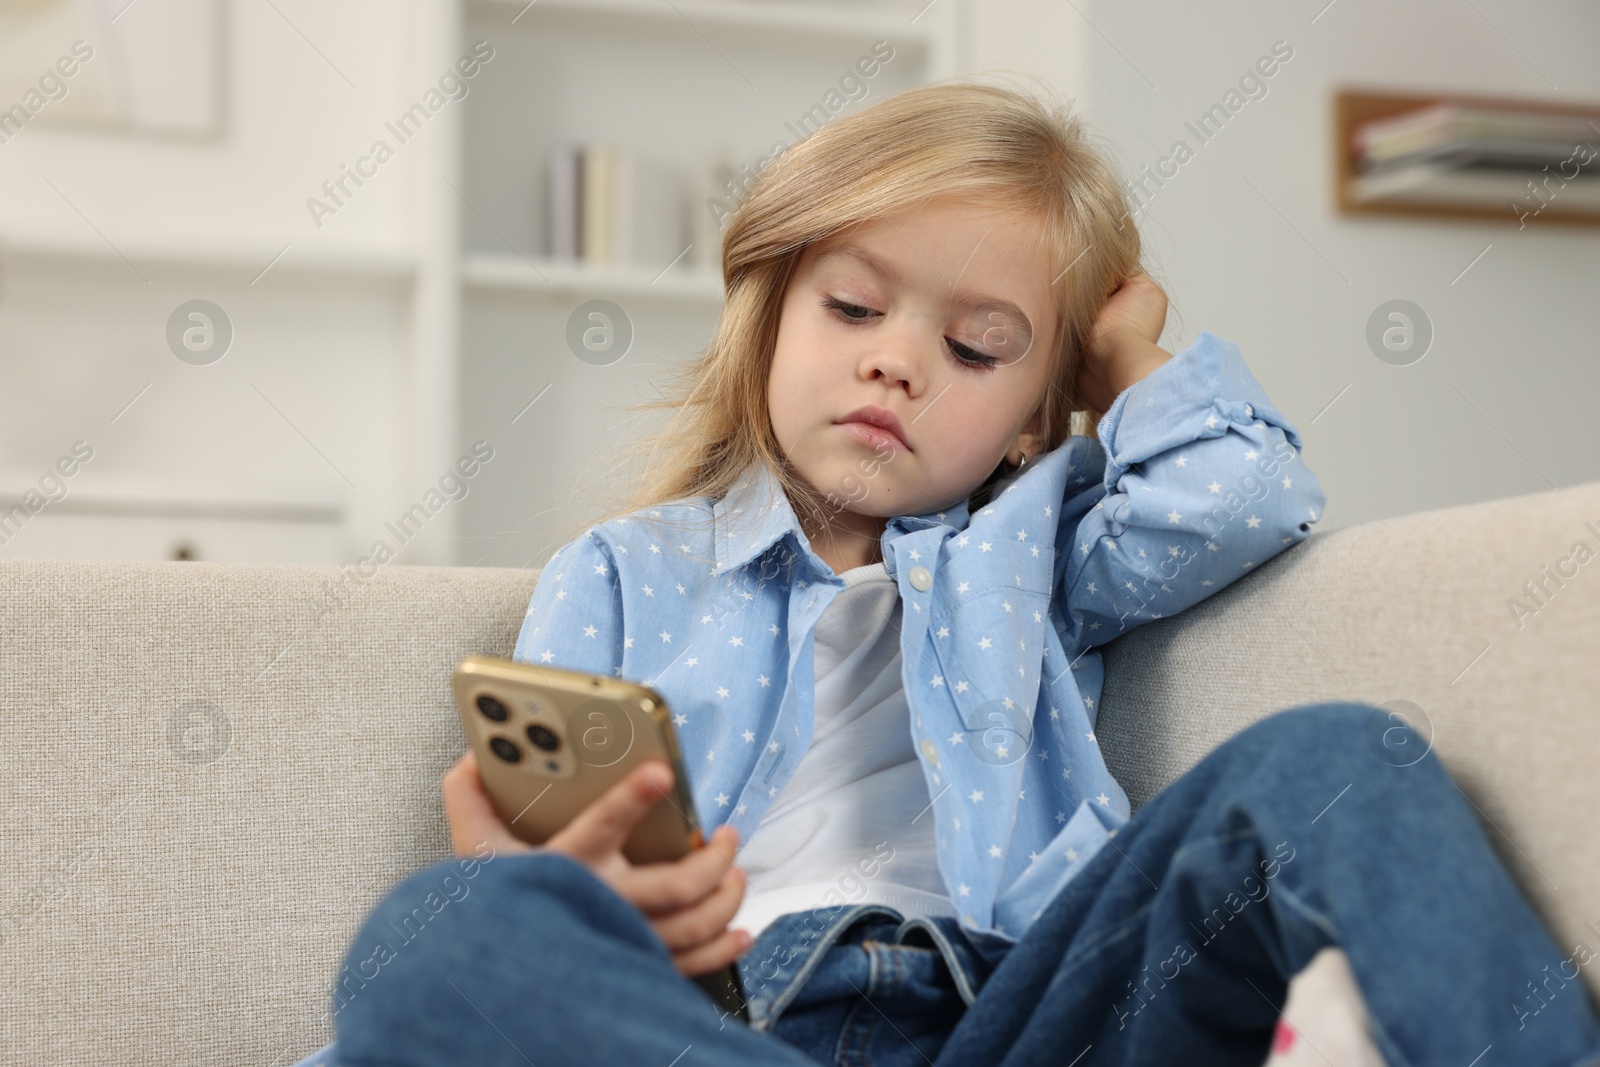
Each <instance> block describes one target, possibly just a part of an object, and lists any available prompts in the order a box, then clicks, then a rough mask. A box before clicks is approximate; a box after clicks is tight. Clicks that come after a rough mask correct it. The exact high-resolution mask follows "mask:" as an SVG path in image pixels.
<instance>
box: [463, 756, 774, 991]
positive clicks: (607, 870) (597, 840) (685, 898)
mask: <svg viewBox="0 0 1600 1067" xmlns="http://www.w3.org/2000/svg"><path fill="white" fill-rule="evenodd" d="M671 788H672V768H671V767H670V766H668V765H667V763H666V762H665V761H664V760H660V759H651V760H646V761H645V762H643V763H641V764H640V765H639V766H637V767H635V768H634V769H633V771H632V773H630V774H629V775H628V776H627V777H626V778H624V779H622V780H621V781H620V782H618V783H616V784H615V785H613V786H612V787H611V788H610V789H608V790H607V791H606V792H604V793H602V794H601V795H600V796H599V797H597V798H595V800H594V801H593V802H592V803H591V804H590V805H589V806H588V807H586V808H584V809H583V810H582V811H580V812H579V813H578V814H577V815H576V816H575V817H574V818H573V819H572V821H571V822H570V823H568V824H567V825H566V826H565V827H563V828H562V830H561V831H560V832H559V833H557V834H555V835H554V836H553V837H551V838H550V840H549V841H547V842H546V843H545V844H544V845H542V846H539V847H537V848H536V847H535V846H532V845H529V844H528V843H527V842H525V841H523V840H521V839H520V838H518V837H516V836H515V835H514V834H512V832H511V830H510V829H509V828H508V827H507V826H506V825H505V823H504V821H502V820H501V818H500V816H499V814H498V813H497V812H496V811H495V810H494V804H493V803H492V802H491V801H490V800H489V795H488V793H487V792H485V791H484V788H483V778H482V777H481V776H480V775H479V773H478V761H477V757H476V755H475V754H474V753H473V752H472V751H471V750H470V749H469V750H468V751H467V753H466V754H465V755H463V756H462V757H461V759H459V760H457V761H456V765H455V766H454V767H452V768H450V770H449V772H447V773H446V774H445V776H444V779H443V781H442V782H441V783H440V791H441V792H442V793H443V794H444V809H445V816H446V818H447V819H448V820H449V823H450V838H451V842H452V844H453V846H454V848H455V853H456V855H458V856H474V855H479V854H480V853H478V852H477V851H476V850H477V848H478V847H479V846H480V845H481V844H482V843H484V842H487V843H488V844H490V845H491V846H493V848H494V850H495V854H497V855H499V854H503V853H517V852H536V851H541V850H543V849H548V850H549V851H552V852H560V853H562V854H564V855H567V856H570V857H571V858H572V859H574V860H577V861H578V862H579V863H581V864H583V865H584V866H585V867H587V868H588V869H589V870H590V871H591V872H593V873H594V874H595V876H596V877H598V878H599V879H600V880H601V881H602V882H604V883H605V884H606V885H607V886H609V887H610V888H611V889H612V890H613V891H614V892H616V894H617V895H618V896H620V897H622V899H624V900H626V901H628V902H629V903H630V904H632V905H634V906H635V907H636V908H638V909H639V910H640V912H642V913H643V914H644V917H645V919H646V920H647V921H648V922H649V923H650V926H651V928H652V929H653V930H655V932H656V936H658V937H660V938H661V940H662V941H663V942H664V943H665V944H666V946H667V948H668V950H670V951H671V953H672V962H673V964H674V965H675V966H676V967H677V969H678V971H679V972H680V973H682V974H685V975H688V976H690V977H693V976H695V975H700V974H706V973H709V972H711V971H715V970H717V969H718V968H720V967H723V966H725V965H727V964H729V963H732V962H733V960H734V959H736V958H737V957H738V955H739V954H740V953H741V952H743V951H744V950H745V949H746V948H749V947H750V938H749V934H748V933H746V932H745V931H743V930H729V929H728V928H727V927H728V923H729V922H731V921H732V920H733V916H734V914H735V913H736V912H737V911H738V910H739V904H740V902H741V901H742V900H743V899H744V887H745V879H744V872H743V871H741V870H739V869H738V868H737V867H735V866H733V854H734V851H735V850H736V849H737V847H738V843H739V832H738V831H737V830H735V829H734V828H733V827H732V826H729V825H727V824H723V825H722V826H719V827H717V829H716V830H715V831H714V832H713V833H712V834H711V837H710V839H709V841H708V846H707V847H702V848H697V849H694V850H693V851H691V852H690V853H689V854H688V855H686V856H684V857H683V858H681V859H678V860H673V861H671V862H667V863H646V864H641V865H637V866H635V865H634V864H632V863H630V862H629V861H628V859H627V857H625V856H624V855H623V854H622V845H623V842H625V841H626V840H627V839H628V834H629V833H631V832H632V830H633V828H634V826H636V825H637V824H638V823H639V820H641V819H643V818H644V816H645V814H646V813H648V812H649V811H650V809H651V808H652V807H654V806H655V805H656V804H657V803H659V802H660V801H661V799H662V798H663V797H664V796H666V794H667V791H668V790H670V789H671Z"/></svg>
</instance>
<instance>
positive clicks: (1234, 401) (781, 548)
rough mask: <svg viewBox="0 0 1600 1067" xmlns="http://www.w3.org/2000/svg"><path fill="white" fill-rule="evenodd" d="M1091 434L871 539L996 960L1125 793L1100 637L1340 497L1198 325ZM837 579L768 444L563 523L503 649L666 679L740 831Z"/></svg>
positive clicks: (983, 939)
mask: <svg viewBox="0 0 1600 1067" xmlns="http://www.w3.org/2000/svg"><path fill="white" fill-rule="evenodd" d="M1096 437H1097V438H1098V440H1097V439H1096V438H1095V437H1087V436H1083V435H1074V436H1072V437H1070V438H1068V439H1067V440H1066V441H1065V442H1063V443H1062V444H1061V445H1060V446H1058V447H1057V448H1054V449H1052V450H1050V451H1048V452H1045V453H1043V454H1041V455H1040V456H1038V457H1036V458H1034V459H1032V460H1030V462H1029V463H1028V464H1027V466H1026V467H1025V468H1024V469H1023V471H1022V473H1021V474H1019V475H1017V476H1015V477H1014V478H1013V479H1012V480H1011V481H1010V482H1009V484H1006V485H1005V487H1004V488H1003V489H1001V490H1000V491H999V492H998V493H996V494H995V496H994V497H993V499H992V500H991V501H990V502H989V503H988V504H986V505H984V506H982V507H980V508H979V509H978V511H977V512H976V513H970V512H969V504H968V502H965V501H963V502H961V503H958V504H956V505H954V506H952V507H949V508H947V509H946V510H944V511H940V512H937V513H929V514H923V515H906V516H896V517H894V518H892V519H890V520H889V521H888V524H887V526H886V528H885V530H884V532H883V535H882V538H881V547H882V554H883V562H884V565H885V569H886V570H887V572H888V573H889V574H890V575H891V576H892V577H893V578H894V580H895V582H896V584H897V585H898V587H899V590H900V597H901V608H902V612H901V629H900V647H901V682H902V684H903V686H904V687H905V693H906V700H907V705H908V707H909V709H910V721H909V722H907V724H906V728H907V729H908V730H909V731H910V732H911V738H912V743H913V745H914V747H915V749H916V751H917V753H918V757H919V760H920V762H921V763H922V768H923V775H924V779H925V780H926V783H927V787H928V800H929V805H930V807H931V808H932V814H933V816H934V819H935V837H936V841H937V853H938V864H939V870H940V872H941V874H942V875H943V878H944V882H945V885H946V887H947V888H948V890H949V893H950V898H951V900H952V902H953V903H954V904H955V906H956V907H957V909H958V910H959V912H960V914H961V921H962V928H963V931H964V932H965V933H966V935H967V937H968V940H970V941H971V942H972V943H973V945H974V946H975V947H976V948H977V949H978V950H979V951H980V952H981V953H983V954H984V955H985V956H986V957H987V958H989V959H991V960H994V961H998V959H999V958H1001V956H1003V954H1004V952H1005V951H1006V949H1007V948H1009V946H1010V945H1011V944H1013V943H1015V941H1016V940H1017V939H1019V938H1020V937H1021V936H1022V935H1023V933H1024V932H1025V931H1026V930H1027V929H1028V927H1029V926H1030V925H1031V924H1032V923H1033V921H1034V920H1035V919H1036V918H1037V917H1038V915H1039V914H1040V911H1041V909H1043V908H1044V906H1045V905H1046V904H1048V903H1049V902H1050V900H1051V899H1052V898H1053V897H1054V896H1055V895H1056V894H1057V893H1058V892H1059V891H1060V889H1061V887H1062V886H1063V885H1065V884H1066V883H1067V881H1068V880H1069V879H1071V878H1072V877H1073V875H1074V874H1075V873H1076V872H1077V871H1079V870H1081V869H1082V867H1083V866H1084V864H1085V863H1087V862H1088V860H1089V858H1090V857H1091V856H1092V855H1094V853H1095V852H1096V851H1097V850H1098V849H1099V848H1100V847H1101V846H1102V845H1104V844H1105V843H1106V842H1107V841H1108V840H1109V839H1110V838H1111V837H1113V836H1114V835H1115V834H1116V832H1117V830H1118V828H1119V827H1121V826H1122V825H1123V824H1124V823H1126V822H1127V821H1128V818H1129V816H1130V809H1129V803H1128V798H1127V796H1126V794H1125V793H1124V792H1123V790H1122V788H1121V787H1120V786H1119V785H1118V784H1117V782H1116V781H1115V780H1114V779H1113V778H1112V777H1111V774H1110V772H1109V771H1108V770H1107V768H1106V765H1105V762H1104V760H1103V759H1102V757H1101V754H1100V750H1099V747H1098V745H1097V744H1096V741H1095V733H1094V727H1095V718H1096V701H1097V700H1098V699H1099V697H1100V692H1101V688H1102V684H1103V681H1104V677H1103V673H1102V663H1101V656H1100V652H1099V646H1100V645H1103V644H1105V643H1106V642H1108V641H1110V640H1112V639H1114V638H1116V637H1118V636H1120V635H1121V634H1124V633H1127V632H1128V631H1129V630H1130V629H1131V628H1133V627H1135V626H1137V625H1139V624H1140V623H1142V622H1146V621H1148V620H1150V619H1159V618H1163V617H1165V616H1169V615H1172V614H1174V613H1175V612H1179V611H1182V610H1183V609H1184V608H1186V607H1188V606H1189V605H1191V604H1195V603H1197V602H1199V601H1200V600H1202V599H1204V598H1205V597H1207V596H1209V595H1210V594H1212V593H1214V592H1216V591H1217V590H1219V589H1221V588H1222V587H1223V586H1225V585H1227V584H1228V583H1229V582H1231V581H1233V580H1234V579H1235V578H1238V577H1239V576H1241V575H1243V574H1246V573H1247V572H1249V571H1250V570H1252V569H1253V568H1256V567H1259V566H1260V565H1261V564H1262V563H1264V562H1266V561H1267V560H1268V559H1270V558H1272V557H1273V556H1275V555H1277V554H1278V553H1279V552H1282V551H1283V550H1284V549H1286V548H1288V547H1289V546H1291V545H1293V544H1295V543H1296V542H1298V541H1301V540H1303V539H1305V538H1306V537H1308V536H1309V535H1310V525H1311V523H1313V522H1315V521H1316V520H1317V519H1318V517H1319V516H1320V515H1321V513H1322V507H1323V505H1324V503H1325V502H1326V497H1325V496H1324V494H1323V491H1322V488H1321V486H1320V485H1319V484H1318V482H1317V479H1316V477H1315V476H1314V475H1313V474H1312V473H1311V472H1310V470H1308V469H1307V468H1306V467H1305V465H1304V464H1303V463H1302V462H1301V457H1300V445H1301V441H1300V436H1299V434H1298V433H1297V432H1296V431H1295V429H1294V428H1293V427H1292V426H1291V425H1290V424H1289V422H1288V420H1287V419H1285V418H1284V417H1283V415H1282V414H1281V413H1279V412H1278V410H1277V409H1276V408H1274V407H1273V405H1272V403H1271V401H1269V400H1268V399H1267V396H1266V394H1265V393H1264V392H1263V391H1262V389H1261V386H1260V385H1259V384H1258V383H1257V382H1256V380H1255V378H1254V376H1253V375H1251V373H1250V371H1249V369H1248V368H1247V367H1246V365H1245V363H1244V360H1243V358H1242V357H1241V355H1240V353H1239V350H1238V348H1237V346H1235V345H1234V344H1233V343H1231V342H1229V341H1225V340H1223V339H1221V338H1218V337H1216V336H1214V335H1212V334H1210V333H1207V332H1202V333H1201V334H1200V336H1199V337H1198V339H1196V340H1195V342H1194V343H1193V344H1191V345H1190V346H1189V347H1187V348H1185V349H1184V350H1182V351H1181V352H1179V353H1178V354H1177V355H1176V356H1174V357H1173V358H1172V359H1170V360H1168V361H1167V362H1166V363H1164V364H1162V365H1161V366H1159V367H1157V368H1156V369H1155V370H1153V371H1151V372H1150V373H1149V374H1148V375H1146V376H1145V377H1144V378H1143V379H1141V380H1140V381H1138V382H1137V383H1135V384H1134V385H1133V386H1131V387H1130V388H1128V389H1126V390H1124V391H1123V392H1122V393H1121V394H1119V395H1118V396H1117V398H1116V400H1115V402H1114V403H1113V404H1112V405H1111V408H1110V410H1109V411H1108V412H1107V413H1106V414H1105V416H1104V418H1102V419H1101V421H1100V424H1099V429H1098V433H1097V435H1096ZM874 462H879V463H887V462H892V456H891V458H890V460H887V461H883V460H874ZM869 469H870V465H869V466H864V467H863V471H864V472H866V471H867V470H869ZM863 477H866V474H865V473H864V474H863ZM844 585H845V583H844V580H843V579H841V578H840V577H839V576H838V575H837V574H835V573H834V572H833V570H832V568H831V567H829V565H828V564H827V563H825V562H824V561H823V560H822V559H821V558H820V557H819V556H817V554H816V553H815V552H814V551H813V550H812V548H811V546H810V544H809V542H808V540H807V539H806V537H805V536H804V534H803V533H802V532H801V530H800V527H799V524H798V522H797V521H796V518H795V514H794V512H793V510H792V509H791V507H790V505H789V502H788V500H787V498H786V497H785V495H784V493H783V492H782V490H781V488H780V487H779V484H778V482H777V481H776V479H775V477H774V476H773V474H772V473H771V471H769V470H768V469H767V468H766V467H765V466H764V465H762V464H752V465H751V467H750V468H748V469H747V470H746V471H745V472H744V474H743V476H742V478H741V479H740V481H739V482H738V483H736V485H735V486H734V488H732V489H731V490H730V491H729V492H727V493H726V494H725V495H723V496H722V497H721V498H712V497H709V496H697V497H691V498H687V499H685V500H680V501H675V502H673V503H670V504H662V505H659V506H655V507H651V508H647V509H640V510H638V511H634V512H632V513H631V514H629V515H627V516H624V517H621V518H617V519H613V520H610V521H607V522H605V523H602V524H598V525H595V526H592V527H591V528H590V529H589V530H588V531H586V532H585V533H584V535H583V536H581V537H579V538H577V539H575V540H573V541H571V542H569V543H568V544H566V545H563V546H562V547H561V548H560V549H559V550H558V551H557V552H556V553H555V554H554V555H552V557H551V559H550V561H549V563H548V564H547V565H546V566H545V567H544V568H543V569H542V570H541V572H540V574H539V578H538V581H537V584H536V586H535V589H534V592H533V597H532V600H531V602H530V604H529V606H528V612H527V617H526V619H525V620H524V622H523V626H522V630H521V633H520V634H519V636H518V639H517V645H516V651H515V652H514V654H513V655H514V658H516V659H518V660H521V661H523V662H528V663H547V664H552V665H554V666H558V667H565V668H568V669H571V670H581V671H589V672H592V673H602V674H609V675H615V676H618V677H625V678H628V679H630V680H632V681H637V682H640V683H643V684H645V685H648V686H650V687H651V688H653V689H655V690H656V691H657V692H659V693H660V694H661V695H662V696H663V697H664V698H665V699H666V701H667V704H668V706H669V707H670V708H671V710H672V713H673V715H672V722H673V724H674V726H675V727H676V730H677V736H678V741H679V745H680V748H681V751H682V753H683V757H684V762H685V770H686V772H687V774H688V777H689V780H690V783H689V784H690V792H691V795H692V796H693V798H694V803H695V807H696V812H697V814H698V816H699V819H700V823H701V826H702V828H703V829H704V830H705V832H706V833H708V834H709V833H710V832H711V831H712V830H713V829H714V828H715V827H717V826H719V825H721V824H722V823H723V822H731V823H733V824H734V826H735V827H736V828H737V829H738V830H739V834H740V840H742V841H748V840H750V838H751V836H752V835H753V834H754V831H755V829H756V826H757V824H758V823H759V822H760V821H761V818H762V815H763V814H764V813H765V812H766V810H767V808H768V807H769V806H770V804H771V803H772V801H773V799H774V798H775V797H777V795H778V793H779V790H781V789H782V787H783V785H784V783H785V782H786V781H787V780H788V779H789V777H790V775H792V774H793V773H794V771H795V768H796V766H797V765H798V764H799V762H800V760H801V759H802V758H803V757H804V756H805V753H806V750H807V748H808V746H809V745H810V742H811V728H812V707H813V703H812V697H813V684H814V681H815V671H814V667H813V661H812V631H813V628H814V625H815V623H816V621H817V617H818V616H819V615H820V614H821V613H822V611H823V609H824V608H826V607H827V606H828V603H829V602H830V601H831V600H832V598H833V597H834V595H835V594H836V593H837V592H838V591H839V590H840V589H842V588H843V587H844ZM925 810H926V809H925Z"/></svg>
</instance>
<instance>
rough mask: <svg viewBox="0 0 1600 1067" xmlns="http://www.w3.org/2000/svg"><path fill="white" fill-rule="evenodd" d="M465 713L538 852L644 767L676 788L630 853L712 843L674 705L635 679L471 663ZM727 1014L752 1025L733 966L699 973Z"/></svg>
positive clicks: (658, 859) (650, 858) (675, 852)
mask: <svg viewBox="0 0 1600 1067" xmlns="http://www.w3.org/2000/svg"><path fill="white" fill-rule="evenodd" d="M453 685H454V689H455V699H456V710H457V711H458V713H459V714H460V716H461V726H462V729H463V730H464V731H465V732H466V735H467V742H468V744H470V745H471V746H472V748H473V750H474V751H475V752H476V753H477V756H478V773H479V775H480V776H481V777H482V778H483V784H484V788H485V790H487V792H488V794H489V798H490V800H491V801H492V802H493V803H494V807H495V810H496V811H497V812H498V813H499V815H500V818H501V820H502V821H503V822H505V824H506V825H507V826H508V827H509V828H510V829H511V832H512V833H514V834H515V835H516V836H517V837H519V838H521V839H522V840H524V841H526V842H528V843H529V844H532V845H542V844H544V843H545V842H547V841H548V840H549V839H550V838H551V837H552V836H553V835H554V834H556V833H557V832H558V831H559V830H560V829H561V828H562V827H564V826H566V825H567V823H569V822H570V821H571V820H572V818H573V817H574V816H576V815H577V814H578V812H580V811H582V810H583V809H584V808H586V807H588V806H589V805H590V804H591V803H592V802H593V801H594V800H595V799H596V798H598V797H599V796H600V795H601V794H602V793H604V792H605V791H606V790H608V789H610V788H611V787H612V786H613V785H615V784H616V783H617V782H618V781H620V780H622V779H623V778H625V777H626V776H627V775H628V773H629V772H630V771H632V770H633V768H634V767H636V766H638V765H639V764H640V763H641V762H643V761H645V760H647V759H652V758H660V759H664V760H666V762H667V764H668V765H669V766H670V767H671V768H672V777H673V782H672V788H671V790H670V791H669V792H668V794H667V796H665V797H663V798H662V799H661V801H660V802H658V803H657V804H656V805H655V806H654V807H652V808H651V809H650V812H649V814H647V815H646V816H645V817H644V818H643V819H642V820H640V822H639V824H638V825H637V826H635V827H634V828H633V832H632V833H630V834H629V835H628V839H627V841H626V842H624V843H623V847H622V854H623V855H624V856H626V857H627V859H628V861H629V862H630V863H634V864H642V863H664V862H669V861H672V860H676V859H679V858H681V857H683V856H684V855H686V854H687V853H688V852H689V851H690V850H691V849H694V848H699V847H701V846H702V845H704V844H705V835H704V834H703V833H702V832H701V829H700V822H699V819H698V818H697V817H696V815H695V810H694V800H693V799H692V797H691V796H690V793H689V776H688V775H687V774H685V773H684V769H683V760H682V758H681V756H680V754H679V752H678V741H677V736H676V734H675V733H674V731H673V729H672V718H671V714H670V712H669V710H668V708H667V702H666V700H665V699H664V698H663V697H662V696H661V695H660V694H659V693H657V692H656V691H655V690H653V689H651V688H649V687H648V686H643V685H639V684H637V683H635V682H629V681H624V680H623V679H620V678H608V677H606V676H604V675H599V674H589V673H587V672H583V671H571V670H566V669H564V668H560V667H550V666H545V665H542V664H534V663H520V662H518V661H515V660H509V659H500V658H498V657H495V656H468V657H467V658H466V659H464V660H462V661H461V663H460V665H459V666H458V667H456V671H455V677H454V679H453ZM694 981H695V982H696V983H697V984H698V985H700V986H701V988H703V989H705V990H706V992H707V993H708V994H710V996H711V998H712V999H713V1000H714V1001H715V1002H716V1003H717V1004H718V1005H720V1006H721V1007H722V1008H723V1009H724V1010H725V1011H727V1012H729V1013H731V1014H733V1015H735V1016H736V1017H738V1018H741V1019H742V1018H745V1017H746V1015H745V1005H744V997H743V995H742V991H741V989H740V985H739V981H738V973H737V969H736V968H735V967H734V966H733V965H731V964H730V965H729V966H727V967H724V968H723V969H722V970H720V971H714V972H712V973H710V974H705V975H700V976H697V977H696V978H695V979H694Z"/></svg>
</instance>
